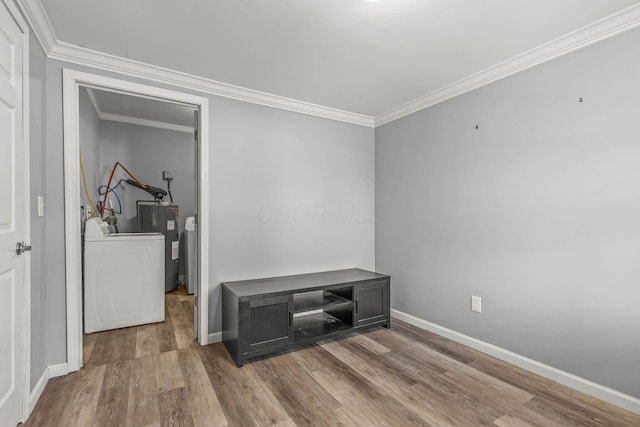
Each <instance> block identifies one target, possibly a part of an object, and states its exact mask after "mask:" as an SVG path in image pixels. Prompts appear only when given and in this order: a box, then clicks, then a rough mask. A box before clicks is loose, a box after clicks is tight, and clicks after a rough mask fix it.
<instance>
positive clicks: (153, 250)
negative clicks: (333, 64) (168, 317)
mask: <svg viewBox="0 0 640 427" xmlns="http://www.w3.org/2000/svg"><path fill="white" fill-rule="evenodd" d="M162 321H164V235H163V234H162V233H113V234H112V233H109V229H108V227H107V224H106V223H105V222H104V221H102V220H101V219H99V218H92V219H90V220H88V221H87V222H86V226H85V233H84V332H85V333H91V332H98V331H104V330H108V329H117V328H125V327H128V326H136V325H143V324H145V323H154V322H162Z"/></svg>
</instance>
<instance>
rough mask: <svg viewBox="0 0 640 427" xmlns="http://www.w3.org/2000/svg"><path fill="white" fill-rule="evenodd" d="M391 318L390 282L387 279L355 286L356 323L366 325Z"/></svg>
mask: <svg viewBox="0 0 640 427" xmlns="http://www.w3.org/2000/svg"><path fill="white" fill-rule="evenodd" d="M388 319H389V283H388V282H387V281H385V280H381V281H377V282H373V283H364V284H359V285H356V287H355V325H356V327H358V326H365V325H369V324H372V323H376V322H381V321H383V320H388Z"/></svg>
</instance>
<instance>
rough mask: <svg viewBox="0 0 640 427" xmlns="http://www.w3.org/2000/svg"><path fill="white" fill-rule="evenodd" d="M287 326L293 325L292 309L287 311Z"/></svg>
mask: <svg viewBox="0 0 640 427" xmlns="http://www.w3.org/2000/svg"><path fill="white" fill-rule="evenodd" d="M289 326H293V311H290V312H289Z"/></svg>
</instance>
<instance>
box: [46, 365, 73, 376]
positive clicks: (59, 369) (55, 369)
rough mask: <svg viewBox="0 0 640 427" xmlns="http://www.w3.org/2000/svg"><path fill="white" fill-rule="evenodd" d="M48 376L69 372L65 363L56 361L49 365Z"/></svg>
mask: <svg viewBox="0 0 640 427" xmlns="http://www.w3.org/2000/svg"><path fill="white" fill-rule="evenodd" d="M48 369H49V378H55V377H61V376H63V375H67V374H68V373H69V368H68V366H67V364H66V363H58V364H57V365H49V368H48Z"/></svg>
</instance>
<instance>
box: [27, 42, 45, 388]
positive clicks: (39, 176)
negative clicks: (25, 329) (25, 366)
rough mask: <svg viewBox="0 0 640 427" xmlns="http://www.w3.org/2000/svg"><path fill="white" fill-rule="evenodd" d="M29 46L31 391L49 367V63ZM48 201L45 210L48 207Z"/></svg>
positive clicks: (35, 45)
mask: <svg viewBox="0 0 640 427" xmlns="http://www.w3.org/2000/svg"><path fill="white" fill-rule="evenodd" d="M29 40H30V43H29V73H30V76H29V77H30V78H29V133H30V136H29V137H30V147H29V151H30V152H29V157H30V159H29V161H30V165H29V169H30V170H29V173H30V177H29V179H30V181H31V182H30V187H31V188H30V198H31V212H30V214H31V242H30V243H31V247H32V249H31V253H30V255H29V256H30V257H31V369H30V372H31V388H33V386H34V385H35V384H36V382H37V381H38V380H39V379H40V376H41V375H42V373H43V372H44V370H45V369H46V367H47V351H46V349H47V348H46V340H45V335H46V327H45V324H46V318H45V316H44V312H45V310H46V305H47V302H46V275H45V271H46V259H45V255H44V254H45V238H46V234H45V218H43V217H38V208H37V206H38V205H37V201H38V199H37V198H38V196H43V197H44V195H45V194H46V189H45V182H46V181H45V180H46V168H47V161H46V154H45V139H46V138H45V136H46V133H45V131H44V127H45V116H46V113H45V103H44V100H45V78H46V65H45V63H46V60H45V55H44V52H43V51H42V48H41V47H40V44H39V43H38V41H37V39H36V38H35V37H33V34H32V35H31V37H30V39H29ZM46 202H47V201H46V199H45V208H46Z"/></svg>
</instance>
